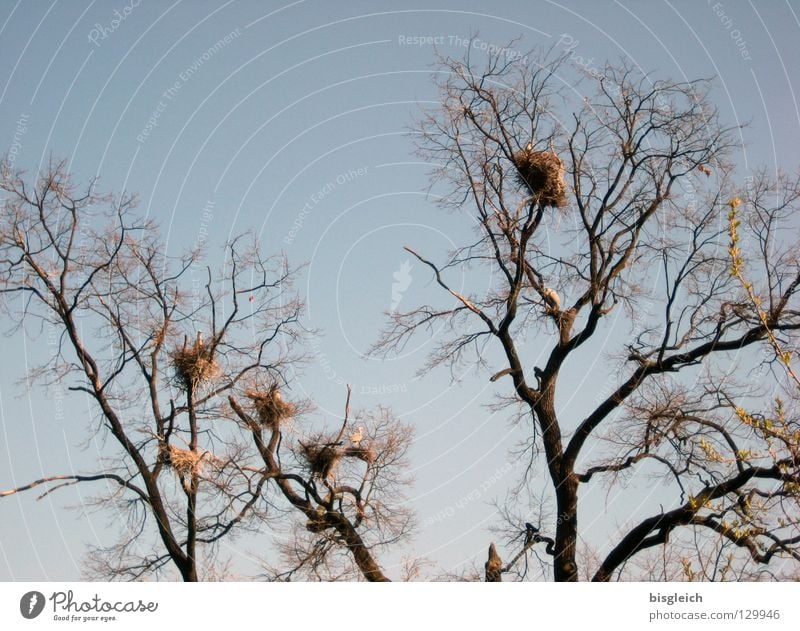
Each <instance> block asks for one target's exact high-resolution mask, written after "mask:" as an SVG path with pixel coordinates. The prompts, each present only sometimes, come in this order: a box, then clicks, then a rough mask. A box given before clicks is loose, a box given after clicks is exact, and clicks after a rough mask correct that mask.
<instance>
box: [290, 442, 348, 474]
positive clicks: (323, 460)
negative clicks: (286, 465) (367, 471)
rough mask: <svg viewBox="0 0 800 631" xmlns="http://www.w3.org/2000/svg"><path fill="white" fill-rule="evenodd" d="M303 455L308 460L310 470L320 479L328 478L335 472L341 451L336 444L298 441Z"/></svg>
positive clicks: (341, 454) (340, 457)
mask: <svg viewBox="0 0 800 631" xmlns="http://www.w3.org/2000/svg"><path fill="white" fill-rule="evenodd" d="M300 445H301V446H302V448H303V455H304V456H305V458H306V460H307V461H308V465H309V467H311V471H312V472H314V473H315V474H316V475H318V476H319V477H321V478H322V479H325V478H328V477H329V476H331V475H332V474H333V473H335V472H336V467H337V466H338V465H339V461H340V460H341V459H342V456H343V451H342V449H341V448H339V447H338V446H336V445H329V444H321V445H320V444H309V445H305V444H303V443H300Z"/></svg>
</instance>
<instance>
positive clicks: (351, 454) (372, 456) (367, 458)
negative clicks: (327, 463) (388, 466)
mask: <svg viewBox="0 0 800 631" xmlns="http://www.w3.org/2000/svg"><path fill="white" fill-rule="evenodd" d="M344 455H345V457H347V458H358V459H359V460H363V461H364V462H366V463H367V464H372V463H373V462H375V460H376V459H377V457H378V454H377V453H375V449H374V448H372V447H370V446H363V445H358V446H354V447H348V448H347V449H345V450H344Z"/></svg>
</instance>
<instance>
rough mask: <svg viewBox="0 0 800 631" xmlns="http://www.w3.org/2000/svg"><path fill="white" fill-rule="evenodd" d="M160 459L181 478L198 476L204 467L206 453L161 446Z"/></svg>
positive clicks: (172, 446)
mask: <svg viewBox="0 0 800 631" xmlns="http://www.w3.org/2000/svg"><path fill="white" fill-rule="evenodd" d="M158 455H159V459H160V460H161V462H163V463H164V464H165V465H166V466H168V467H172V469H174V470H175V473H177V474H178V475H181V476H190V475H198V474H199V473H200V471H201V469H202V467H203V458H204V457H205V456H206V452H196V451H191V450H189V449H181V448H179V447H175V446H174V445H163V444H162V445H160V446H159V453H158Z"/></svg>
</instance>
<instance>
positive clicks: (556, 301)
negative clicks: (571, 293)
mask: <svg viewBox="0 0 800 631" xmlns="http://www.w3.org/2000/svg"><path fill="white" fill-rule="evenodd" d="M542 296H543V297H544V299H545V300H546V301H547V302H548V303H550V306H551V307H552V308H553V309H555V310H556V311H557V310H558V309H560V308H561V298H559V297H558V293H557V292H556V290H555V289H551V288H550V287H545V288H544V290H543V291H542Z"/></svg>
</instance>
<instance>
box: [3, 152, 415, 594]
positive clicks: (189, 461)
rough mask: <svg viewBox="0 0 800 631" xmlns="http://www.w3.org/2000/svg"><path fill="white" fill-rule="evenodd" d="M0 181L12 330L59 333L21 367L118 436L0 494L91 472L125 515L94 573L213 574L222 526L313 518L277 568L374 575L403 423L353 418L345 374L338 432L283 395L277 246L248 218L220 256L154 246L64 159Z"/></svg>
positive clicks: (390, 532)
mask: <svg viewBox="0 0 800 631" xmlns="http://www.w3.org/2000/svg"><path fill="white" fill-rule="evenodd" d="M0 190H1V191H2V192H3V194H4V201H3V211H2V217H1V218H0V293H2V295H3V303H2V304H3V309H4V311H5V314H6V315H7V316H9V317H10V318H12V321H13V322H14V324H13V325H12V327H11V329H10V332H12V333H13V332H18V331H24V332H25V333H27V334H29V335H33V336H37V335H40V334H41V333H42V332H47V333H48V335H49V334H50V333H51V332H54V335H55V337H56V339H58V345H57V348H56V351H55V352H54V354H53V355H52V356H51V357H49V358H48V359H47V361H45V363H43V364H42V365H41V366H39V367H38V368H36V369H35V371H34V374H33V375H32V376H33V378H34V379H35V380H36V381H38V383H39V384H40V385H44V386H47V385H53V384H63V385H65V386H66V387H67V388H68V390H69V391H71V392H75V393H81V394H82V395H83V396H85V397H87V398H88V400H89V401H90V403H91V406H92V407H93V409H94V410H95V411H96V416H95V418H94V419H93V420H92V426H91V428H90V429H91V431H92V432H93V433H97V432H103V433H106V432H107V434H108V435H110V437H111V438H113V441H112V443H113V444H114V445H115V449H113V450H112V451H110V452H109V453H103V454H99V455H98V459H97V467H98V468H97V470H96V471H93V472H91V473H86V474H83V473H68V474H65V475H49V474H48V473H46V474H45V475H46V477H42V478H41V479H39V480H36V481H34V482H32V483H30V484H27V485H25V486H23V487H20V488H16V489H11V490H8V491H4V492H2V493H0V496H8V495H12V494H14V493H17V492H20V491H24V490H27V489H31V488H33V487H36V486H40V485H41V486H43V487H46V488H47V490H46V492H45V495H46V494H48V493H50V492H52V491H54V490H56V489H58V488H62V487H64V486H66V485H71V484H76V483H89V482H92V483H96V484H99V485H101V486H102V488H103V492H102V494H101V496H100V497H98V499H97V504H98V506H100V507H104V508H107V509H110V510H116V511H118V512H119V514H120V515H124V516H125V517H126V519H127V523H125V524H122V523H120V522H118V523H120V532H119V535H120V538H119V541H118V543H116V544H115V545H114V546H113V547H111V548H109V549H100V550H95V554H93V555H92V560H91V562H90V569H91V570H92V573H93V574H94V575H97V576H101V577H104V578H122V579H138V578H141V577H144V576H146V575H150V574H156V575H158V574H163V573H164V572H167V571H168V570H169V569H170V568H172V569H173V570H177V572H178V573H179V574H180V576H181V577H182V578H183V579H184V580H187V581H194V580H198V579H199V578H203V576H209V577H214V576H218V575H220V573H221V570H220V567H219V566H218V564H217V559H216V550H217V544H218V542H219V541H220V540H222V538H223V537H226V536H232V535H234V534H235V533H237V532H247V531H250V532H258V531H260V530H263V529H264V528H267V527H272V526H273V525H276V522H280V523H298V524H301V527H302V528H303V530H304V531H305V532H306V533H307V534H309V533H310V534H312V535H313V539H312V542H311V546H312V548H313V550H312V552H311V553H309V554H307V555H306V556H304V557H303V558H301V559H298V560H297V563H296V564H293V565H291V566H289V569H288V570H284V572H288V573H290V574H291V573H296V572H297V571H298V569H301V568H307V566H308V565H309V564H312V565H314V567H318V566H319V565H320V564H327V567H328V568H329V570H330V573H334V572H336V571H338V570H337V568H338V567H339V566H344V567H346V568H347V569H348V571H349V570H350V569H351V568H354V569H355V572H357V575H358V576H359V577H363V578H365V579H367V580H386V576H385V574H384V573H383V571H382V569H381V567H380V566H379V564H378V561H377V558H376V556H375V554H376V551H378V550H380V549H381V548H383V547H385V546H387V545H390V544H392V543H394V542H396V541H398V540H401V539H403V537H404V536H405V535H406V534H407V533H408V532H409V528H410V525H411V519H410V514H409V513H408V511H407V510H406V509H405V508H404V507H403V502H402V493H403V489H404V487H405V485H406V478H405V477H404V474H403V469H404V467H405V460H404V456H405V452H406V450H407V448H408V445H409V442H410V430H409V428H408V427H407V426H405V425H403V424H402V423H400V422H398V421H397V420H396V419H394V418H393V417H392V416H391V414H390V413H389V412H388V411H386V410H379V411H378V412H377V413H375V414H365V413H358V414H357V415H356V417H355V419H354V420H353V419H351V418H350V412H349V407H350V396H349V392H348V395H347V406H346V411H345V415H344V421H343V422H341V424H340V425H338V424H337V428H338V429H337V432H338V433H336V432H334V433H333V434H329V433H325V432H322V433H319V431H316V433H315V432H314V431H312V430H313V423H312V421H311V420H307V419H306V416H307V414H306V413H307V412H309V408H310V405H309V404H308V403H307V402H303V401H296V402H292V401H289V400H287V399H284V398H283V395H282V392H285V391H286V390H287V386H288V385H290V384H288V383H287V379H288V375H289V374H290V373H289V371H288V369H289V368H290V367H294V366H296V365H297V364H298V362H302V361H303V359H304V357H303V354H302V342H303V338H304V337H305V334H306V332H305V330H304V328H303V326H302V325H301V323H300V316H301V312H302V308H303V304H302V301H301V300H300V299H299V298H298V297H297V295H296V294H295V292H294V291H293V289H292V279H293V276H294V274H295V270H293V269H292V268H290V266H289V264H288V263H287V261H286V260H285V259H283V258H281V257H264V256H263V255H262V254H261V252H260V248H259V246H258V243H257V242H256V240H255V239H254V238H253V237H251V236H249V235H243V236H241V237H238V238H236V239H234V240H233V241H231V242H230V243H229V244H228V245H227V246H226V248H225V260H224V264H223V265H222V269H221V271H220V272H219V273H218V274H215V273H213V272H212V270H211V268H209V267H205V266H203V265H202V256H203V254H202V252H201V251H200V250H199V249H195V250H191V251H189V252H187V253H186V254H184V255H183V256H179V257H171V256H168V255H167V254H166V253H165V247H164V244H163V243H162V242H161V241H160V239H159V236H158V228H157V226H156V225H155V224H154V223H153V222H152V221H146V220H143V219H141V218H139V217H137V216H136V214H135V213H134V206H135V199H134V198H133V197H130V196H126V195H122V196H119V197H114V196H112V195H100V194H98V193H97V192H96V191H95V186H94V183H92V184H91V185H90V186H88V187H87V188H86V189H83V190H80V189H79V188H78V187H77V186H76V185H75V184H74V183H73V182H72V181H71V179H70V177H69V175H68V174H67V173H66V170H65V165H64V163H63V162H62V163H51V164H50V165H49V168H48V169H47V171H45V172H43V173H42V174H41V175H40V176H38V177H37V178H35V180H34V181H32V182H29V181H27V180H26V178H25V176H24V174H23V173H22V172H19V171H14V170H12V169H11V168H10V165H9V164H8V163H7V162H3V163H2V164H0ZM355 423H361V424H362V425H363V427H360V428H359V429H358V430H356V427H355ZM351 437H352V440H350V441H349V442H348V439H350V438H351ZM298 542H299V539H298ZM299 545H300V544H299V543H298V544H297V546H298V547H299ZM265 556H267V555H265ZM343 560H344V561H343ZM277 574H280V575H284V574H281V573H277ZM306 575H307V576H314V571H308V572H306ZM349 576H353V572H350V573H349ZM328 577H330V576H328ZM273 578H274V576H273Z"/></svg>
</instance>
